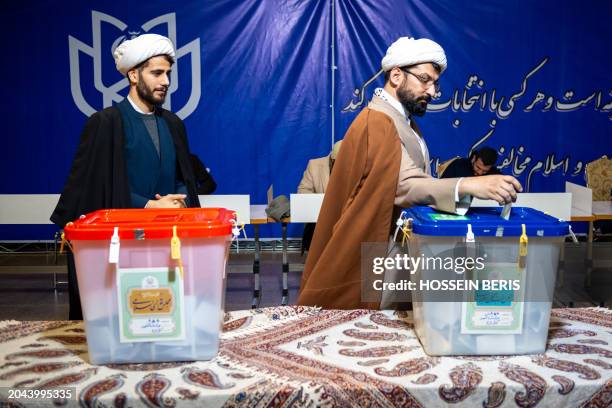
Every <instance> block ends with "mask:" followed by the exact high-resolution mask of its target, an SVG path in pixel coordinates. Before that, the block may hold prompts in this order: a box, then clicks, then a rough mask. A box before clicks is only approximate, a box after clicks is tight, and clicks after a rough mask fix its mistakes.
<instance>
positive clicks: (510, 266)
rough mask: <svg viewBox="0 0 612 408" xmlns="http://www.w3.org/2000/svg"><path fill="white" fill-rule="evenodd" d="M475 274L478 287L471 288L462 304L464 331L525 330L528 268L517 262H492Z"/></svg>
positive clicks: (492, 332)
mask: <svg viewBox="0 0 612 408" xmlns="http://www.w3.org/2000/svg"><path fill="white" fill-rule="evenodd" d="M472 273H473V279H474V280H477V282H478V286H479V288H478V289H477V290H471V291H469V292H468V293H467V296H466V297H467V299H466V300H467V302H463V303H462V305H461V333H463V334H520V333H522V332H523V311H524V310H523V305H524V293H525V288H524V287H523V286H524V284H525V281H526V279H525V273H526V272H525V269H521V268H519V266H518V263H512V262H490V263H486V264H485V268H484V269H482V270H480V271H478V270H473V271H472Z"/></svg>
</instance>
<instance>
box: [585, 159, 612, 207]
mask: <svg viewBox="0 0 612 408" xmlns="http://www.w3.org/2000/svg"><path fill="white" fill-rule="evenodd" d="M584 173H585V176H586V183H587V187H588V188H590V189H591V190H593V201H610V200H612V159H608V156H602V157H600V158H599V159H597V160H594V161H592V162H590V163H587V165H586V170H585V172H584Z"/></svg>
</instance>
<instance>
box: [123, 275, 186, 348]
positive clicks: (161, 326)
mask: <svg viewBox="0 0 612 408" xmlns="http://www.w3.org/2000/svg"><path fill="white" fill-rule="evenodd" d="M117 299H118V302H119V308H118V310H119V336H120V341H121V342H122V343H132V342H144V341H177V340H184V339H185V295H184V284H183V279H182V277H181V274H180V271H179V268H168V267H162V268H118V269H117Z"/></svg>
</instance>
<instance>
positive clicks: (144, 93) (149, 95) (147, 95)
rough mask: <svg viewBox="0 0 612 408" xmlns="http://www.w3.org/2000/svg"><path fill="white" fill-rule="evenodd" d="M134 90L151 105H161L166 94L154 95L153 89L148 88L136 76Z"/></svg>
mask: <svg viewBox="0 0 612 408" xmlns="http://www.w3.org/2000/svg"><path fill="white" fill-rule="evenodd" d="M136 92H138V96H139V97H140V99H142V100H143V101H145V102H147V103H149V104H151V105H153V106H158V105H161V104H163V103H164V101H165V100H166V95H164V96H163V97H161V98H157V97H155V94H153V91H152V90H151V89H149V87H148V86H147V84H145V82H144V81H143V80H142V78H138V83H137V84H136Z"/></svg>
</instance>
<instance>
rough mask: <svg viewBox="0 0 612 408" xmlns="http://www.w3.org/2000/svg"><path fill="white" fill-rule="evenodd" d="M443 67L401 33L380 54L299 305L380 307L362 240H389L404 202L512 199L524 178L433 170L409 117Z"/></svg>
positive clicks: (341, 160)
mask: <svg viewBox="0 0 612 408" xmlns="http://www.w3.org/2000/svg"><path fill="white" fill-rule="evenodd" d="M446 66H447V62H446V56H445V54H444V50H443V49H442V47H440V45H438V44H437V43H435V42H433V41H431V40H428V39H419V40H415V39H412V38H408V37H401V38H400V39H398V40H397V41H396V42H394V43H393V44H391V46H390V47H389V49H388V50H387V53H386V55H385V57H384V58H383V60H382V69H383V71H384V72H385V86H384V88H379V89H377V90H376V91H375V95H374V97H373V98H372V101H371V102H370V104H369V105H368V106H367V107H366V108H365V109H363V110H362V111H361V112H360V113H359V115H357V117H356V118H355V120H354V121H353V123H352V124H351V126H350V128H349V129H348V131H347V133H346V135H345V137H344V142H343V145H342V151H341V152H340V154H339V155H338V158H337V159H336V163H335V165H334V172H333V173H332V175H331V177H330V180H329V184H328V186H327V191H326V193H325V197H324V199H323V205H322V207H321V211H320V213H319V219H318V221H317V228H316V230H315V234H314V237H313V241H312V244H311V247H310V252H309V254H308V258H307V259H306V265H305V267H304V273H303V274H302V282H301V288H300V295H299V298H298V304H301V305H313V306H315V305H316V306H322V307H324V308H329V309H333V308H335V309H355V308H379V307H380V306H381V302H380V300H379V301H377V302H370V303H364V302H362V300H361V270H360V263H361V259H360V255H361V244H362V243H366V242H368V243H381V244H382V243H386V242H388V240H389V236H390V232H391V229H392V225H394V219H395V218H396V216H397V215H398V214H399V211H400V210H401V208H403V207H409V206H413V205H431V206H432V207H434V208H436V209H438V210H441V211H447V212H452V213H465V212H466V211H467V209H468V208H469V203H470V201H471V197H473V196H475V197H478V198H482V199H494V200H496V201H498V202H499V203H500V204H505V203H509V202H511V201H513V200H516V192H517V191H521V185H520V183H519V182H518V181H517V180H516V179H515V178H514V177H511V176H502V175H491V176H483V177H472V178H465V179H464V178H458V179H452V178H451V179H436V178H433V177H432V176H431V174H430V167H429V153H428V150H427V145H426V144H425V141H424V140H423V137H422V136H421V135H420V132H419V130H418V128H417V126H416V124H415V122H414V120H413V116H422V115H423V114H424V113H425V111H426V110H427V103H428V102H429V101H430V100H431V98H432V97H433V96H434V94H435V92H436V91H437V89H438V78H439V76H440V75H441V74H442V73H443V72H444V70H445V69H446ZM394 217H395V218H394ZM384 306H386V305H385V304H383V307H384Z"/></svg>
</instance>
